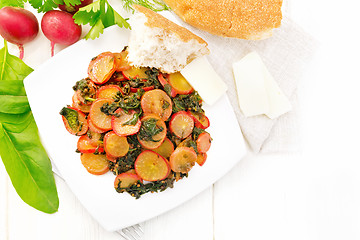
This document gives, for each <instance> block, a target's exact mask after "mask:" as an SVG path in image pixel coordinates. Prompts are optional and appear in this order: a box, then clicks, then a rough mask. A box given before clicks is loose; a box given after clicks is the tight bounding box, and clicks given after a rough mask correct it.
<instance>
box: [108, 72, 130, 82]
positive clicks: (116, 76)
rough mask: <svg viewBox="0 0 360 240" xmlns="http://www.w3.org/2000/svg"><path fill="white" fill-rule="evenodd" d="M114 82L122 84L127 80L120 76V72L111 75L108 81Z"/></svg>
mask: <svg viewBox="0 0 360 240" xmlns="http://www.w3.org/2000/svg"><path fill="white" fill-rule="evenodd" d="M112 80H113V81H115V82H122V81H125V80H127V79H126V78H125V77H124V75H123V74H122V72H114V74H113V75H112V77H111V79H110V81H112Z"/></svg>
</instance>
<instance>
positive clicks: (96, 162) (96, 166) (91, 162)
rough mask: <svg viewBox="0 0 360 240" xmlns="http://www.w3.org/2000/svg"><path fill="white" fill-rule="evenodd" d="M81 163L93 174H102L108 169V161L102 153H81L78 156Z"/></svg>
mask: <svg viewBox="0 0 360 240" xmlns="http://www.w3.org/2000/svg"><path fill="white" fill-rule="evenodd" d="M80 159H81V163H82V165H83V166H84V167H85V168H86V170H87V171H88V172H89V173H91V174H94V175H102V174H104V173H106V172H108V171H109V161H108V160H107V158H106V156H105V155H103V154H93V153H83V154H81V156H80Z"/></svg>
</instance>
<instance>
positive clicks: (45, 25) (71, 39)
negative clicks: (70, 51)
mask: <svg viewBox="0 0 360 240" xmlns="http://www.w3.org/2000/svg"><path fill="white" fill-rule="evenodd" d="M41 29H42V31H43V33H44V35H45V37H47V38H48V39H49V40H50V41H51V56H54V45H55V44H62V45H66V46H69V45H71V44H74V43H75V42H77V41H78V40H79V39H80V36H81V26H80V25H77V24H76V23H75V22H74V19H73V18H72V15H71V14H70V13H67V12H62V11H59V10H51V11H48V12H46V13H45V14H44V16H43V18H42V20H41Z"/></svg>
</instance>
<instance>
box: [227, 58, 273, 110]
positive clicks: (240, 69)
mask: <svg viewBox="0 0 360 240" xmlns="http://www.w3.org/2000/svg"><path fill="white" fill-rule="evenodd" d="M259 60H260V61H261V59H259V56H258V55H257V54H256V53H255V52H252V53H250V54H248V55H246V56H245V57H244V58H242V59H241V60H240V61H238V62H236V63H234V64H233V71H234V77H235V83H236V89H237V94H238V99H239V105H240V109H241V111H242V112H243V113H244V115H245V116H246V117H251V116H256V115H260V114H264V113H267V112H269V109H270V106H269V101H268V97H267V91H266V88H265V84H264V73H263V72H264V71H263V66H262V65H261V64H259V63H260V62H259Z"/></svg>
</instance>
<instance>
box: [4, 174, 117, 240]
mask: <svg viewBox="0 0 360 240" xmlns="http://www.w3.org/2000/svg"><path fill="white" fill-rule="evenodd" d="M56 185H57V188H58V193H59V199H60V207H59V211H58V212H57V213H55V214H45V213H42V212H39V211H37V210H35V209H33V208H31V207H30V206H28V205H27V204H25V203H24V202H23V201H22V200H21V199H20V198H19V197H18V196H17V194H16V192H15V190H14V189H13V188H12V187H9V204H8V216H9V224H8V228H9V229H8V231H9V240H20V239H24V238H26V239H37V240H47V239H52V240H63V239H69V240H72V239H74V240H103V239H106V240H113V239H114V240H115V239H117V240H118V239H119V236H118V234H116V233H110V232H106V231H105V230H104V229H102V227H100V226H99V225H98V223H97V222H96V221H95V220H94V219H93V218H92V217H91V216H90V215H89V214H88V212H87V211H86V210H85V209H84V208H83V206H82V205H81V204H80V202H79V201H78V200H77V199H76V197H75V196H74V194H73V193H72V192H71V191H70V189H69V188H68V186H67V185H66V183H65V182H64V181H63V180H61V179H60V178H58V177H56ZM105 204H106V203H105ZM19 226H21V227H20V228H19Z"/></svg>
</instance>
